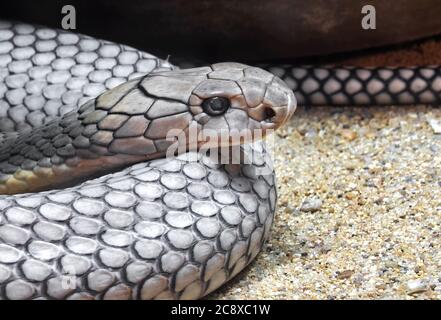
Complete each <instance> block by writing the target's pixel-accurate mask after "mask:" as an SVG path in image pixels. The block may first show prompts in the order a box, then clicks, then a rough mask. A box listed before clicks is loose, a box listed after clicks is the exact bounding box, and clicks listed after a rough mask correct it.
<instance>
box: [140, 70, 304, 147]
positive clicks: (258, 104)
mask: <svg viewBox="0 0 441 320" xmlns="http://www.w3.org/2000/svg"><path fill="white" fill-rule="evenodd" d="M141 87H142V88H143V89H144V91H145V93H146V95H148V96H152V97H154V98H156V99H162V100H164V101H167V102H168V103H169V104H170V105H172V104H175V103H178V104H185V105H186V106H187V108H188V109H187V111H186V112H183V113H182V114H181V115H180V116H179V117H180V119H181V120H180V121H176V122H174V123H172V122H170V126H175V127H174V128H171V127H170V128H169V129H179V128H180V129H186V128H185V126H186V125H187V124H190V122H191V124H193V125H196V126H197V127H198V133H202V134H203V135H205V136H210V137H212V136H213V135H216V134H217V135H218V136H225V135H226V136H228V137H230V139H227V140H225V139H224V140H223V142H222V143H221V145H222V146H226V145H232V144H240V143H244V142H249V141H252V140H257V139H259V138H261V137H264V136H265V135H266V134H267V133H269V132H270V131H272V130H276V129H277V128H279V127H280V126H282V125H283V124H285V123H286V122H287V121H288V119H289V118H290V117H291V116H292V114H293V113H294V111H295V109H296V99H295V97H294V93H293V92H292V90H290V89H289V88H288V87H287V85H286V84H285V83H284V82H283V81H282V80H281V79H279V78H278V77H276V76H274V75H273V74H271V73H269V72H267V71H265V70H262V69H260V68H256V67H251V66H247V65H244V64H239V63H230V62H226V63H217V64H213V65H211V66H208V67H201V68H193V69H184V70H172V71H160V72H155V73H152V74H150V75H148V76H147V77H146V78H145V79H144V80H143V81H142V82H141ZM149 112H150V113H152V111H151V110H149ZM160 112H163V110H161V111H159V108H158V113H160ZM161 128H162V129H163V130H165V129H167V128H166V127H164V126H162V127H161ZM219 133H221V135H219ZM237 137H238V139H237ZM233 138H236V139H233ZM233 140H234V141H236V142H233ZM217 141H220V140H219V139H218V140H217Z"/></svg>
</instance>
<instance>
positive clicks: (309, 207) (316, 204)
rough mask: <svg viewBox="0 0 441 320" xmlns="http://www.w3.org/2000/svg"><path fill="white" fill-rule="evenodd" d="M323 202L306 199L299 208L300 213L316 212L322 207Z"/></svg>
mask: <svg viewBox="0 0 441 320" xmlns="http://www.w3.org/2000/svg"><path fill="white" fill-rule="evenodd" d="M322 204H323V201H322V199H320V198H308V199H305V200H304V201H303V203H302V206H301V207H300V211H303V212H316V211H319V210H320V209H321V207H322Z"/></svg>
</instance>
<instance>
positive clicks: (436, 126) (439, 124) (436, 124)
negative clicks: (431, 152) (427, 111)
mask: <svg viewBox="0 0 441 320" xmlns="http://www.w3.org/2000/svg"><path fill="white" fill-rule="evenodd" d="M427 122H428V123H429V125H430V126H431V127H432V130H433V132H434V133H436V134H439V133H441V121H439V120H437V119H433V118H430V119H428V120H427Z"/></svg>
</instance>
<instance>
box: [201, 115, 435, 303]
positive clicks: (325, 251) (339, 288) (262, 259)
mask: <svg viewBox="0 0 441 320" xmlns="http://www.w3.org/2000/svg"><path fill="white" fill-rule="evenodd" d="M428 119H441V109H439V108H432V107H426V106H414V107H369V108H350V107H349V108H310V109H309V110H303V109H301V110H298V112H296V114H295V116H294V118H293V119H292V121H291V123H290V124H289V126H287V127H285V128H284V129H282V131H281V132H279V133H278V134H276V136H275V137H274V140H275V168H276V172H277V178H278V194H279V201H278V211H277V215H276V218H275V222H274V226H273V229H272V238H271V239H270V241H269V242H268V243H267V244H266V246H265V247H264V249H263V251H262V252H261V253H260V254H259V255H258V257H257V259H256V261H255V262H253V263H252V264H251V265H250V266H249V267H248V268H247V269H246V270H245V271H244V272H242V273H241V274H239V275H238V276H237V277H236V279H234V280H233V281H231V282H230V283H229V284H228V285H226V286H224V287H223V288H221V289H220V290H218V291H217V292H215V293H214V294H212V295H210V296H209V297H208V298H211V299H213V298H216V299H220V298H222V299H440V298H441V285H440V284H439V282H436V283H435V284H434V285H432V284H431V282H430V281H428V280H427V279H438V280H437V281H439V278H440V276H441V273H440V261H441V214H440V213H441V197H440V195H441V153H440V150H441V138H440V137H441V136H440V135H438V134H435V132H434V129H433V127H432V126H431V125H430V124H429V122H428ZM305 199H306V200H305ZM320 202H321V204H320ZM311 203H313V204H311ZM319 204H320V205H319ZM302 207H303V210H304V209H305V207H306V208H308V210H309V208H314V210H315V209H316V208H317V211H315V212H314V214H303V213H302V212H301V211H300V212H299V213H298V214H293V208H302ZM301 210H302V209H301Z"/></svg>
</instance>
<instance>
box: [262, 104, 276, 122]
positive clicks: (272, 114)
mask: <svg viewBox="0 0 441 320" xmlns="http://www.w3.org/2000/svg"><path fill="white" fill-rule="evenodd" d="M263 112H264V117H265V121H270V120H272V118H274V117H275V116H276V112H275V111H274V110H273V109H272V108H270V107H266V108H265V110H264V111H263Z"/></svg>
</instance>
